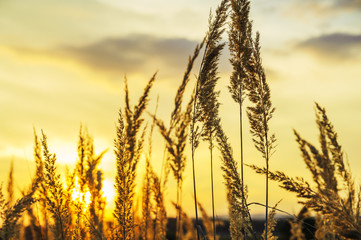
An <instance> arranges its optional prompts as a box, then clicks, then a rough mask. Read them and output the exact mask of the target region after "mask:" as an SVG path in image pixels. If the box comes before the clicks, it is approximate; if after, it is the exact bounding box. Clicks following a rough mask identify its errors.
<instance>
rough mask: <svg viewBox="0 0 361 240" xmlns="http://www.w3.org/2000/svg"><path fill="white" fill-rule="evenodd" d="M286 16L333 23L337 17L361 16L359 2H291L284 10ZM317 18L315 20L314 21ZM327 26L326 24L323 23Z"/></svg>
mask: <svg viewBox="0 0 361 240" xmlns="http://www.w3.org/2000/svg"><path fill="white" fill-rule="evenodd" d="M284 10H285V13H286V15H288V16H291V17H297V18H301V19H302V20H303V21H304V20H305V18H306V19H307V18H309V17H312V20H313V23H315V20H316V21H322V20H326V21H333V20H335V17H337V16H338V15H343V16H346V15H347V16H348V15H350V14H356V16H358V15H359V14H361V1H360V0H318V1H315V0H293V1H291V2H290V4H288V5H286V8H285V9H284ZM314 17H317V19H314ZM325 24H327V22H325Z"/></svg>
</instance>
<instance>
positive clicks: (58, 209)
mask: <svg viewBox="0 0 361 240" xmlns="http://www.w3.org/2000/svg"><path fill="white" fill-rule="evenodd" d="M41 143H42V148H43V158H44V170H45V172H44V182H45V186H46V188H47V196H46V204H47V210H48V211H49V212H50V213H51V216H52V219H53V221H54V225H53V226H52V231H53V236H54V238H55V239H56V240H58V239H59V240H65V239H67V238H68V237H69V234H70V232H69V229H70V224H71V219H70V218H71V216H70V214H69V209H68V206H67V205H68V202H67V201H68V198H66V197H65V192H64V187H63V185H62V183H61V181H60V175H59V174H58V173H57V172H56V165H55V164H56V155H55V154H51V153H50V151H49V148H48V144H47V137H46V135H45V134H44V132H42V140H41Z"/></svg>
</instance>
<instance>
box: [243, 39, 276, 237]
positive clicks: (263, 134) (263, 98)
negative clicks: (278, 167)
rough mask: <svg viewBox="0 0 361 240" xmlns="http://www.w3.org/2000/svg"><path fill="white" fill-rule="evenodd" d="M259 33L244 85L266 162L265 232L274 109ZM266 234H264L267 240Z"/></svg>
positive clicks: (255, 138)
mask: <svg viewBox="0 0 361 240" xmlns="http://www.w3.org/2000/svg"><path fill="white" fill-rule="evenodd" d="M259 38H260V37H259V33H257V35H256V39H255V42H254V47H253V62H252V68H251V71H250V74H251V80H250V81H249V82H248V83H247V84H246V88H247V90H248V98H249V100H250V102H251V103H253V106H250V107H248V108H247V115H248V119H249V122H250V128H251V130H250V131H251V134H252V137H253V138H252V140H253V142H254V145H255V147H256V149H257V150H258V151H259V152H260V153H261V154H262V157H263V159H264V160H265V162H266V231H267V229H268V227H267V224H268V171H269V160H270V158H271V155H272V153H273V151H274V148H275V142H276V137H275V135H274V134H270V132H269V121H270V120H271V118H272V116H273V113H274V111H275V108H274V107H273V106H272V102H271V91H270V88H269V86H268V83H267V81H266V74H265V72H264V69H263V66H262V62H261V53H260V50H261V49H260V44H259ZM267 236H268V234H267V233H266V234H265V239H266V240H267Z"/></svg>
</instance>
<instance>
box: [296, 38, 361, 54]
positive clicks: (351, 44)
mask: <svg viewBox="0 0 361 240" xmlns="http://www.w3.org/2000/svg"><path fill="white" fill-rule="evenodd" d="M297 48H298V49H307V50H311V51H312V52H315V53H317V54H321V55H323V56H326V57H333V58H353V57H356V56H360V55H361V34H358V35H353V34H348V33H332V34H324V35H320V36H318V37H313V38H309V39H307V40H305V41H303V42H300V43H299V44H298V46H297Z"/></svg>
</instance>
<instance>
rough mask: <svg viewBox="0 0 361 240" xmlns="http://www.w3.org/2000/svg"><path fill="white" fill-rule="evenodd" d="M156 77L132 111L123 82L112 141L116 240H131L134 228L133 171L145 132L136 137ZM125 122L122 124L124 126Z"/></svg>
mask: <svg viewBox="0 0 361 240" xmlns="http://www.w3.org/2000/svg"><path fill="white" fill-rule="evenodd" d="M155 76H156V74H154V75H153V77H152V78H151V79H150V80H149V82H148V84H147V85H146V87H145V89H144V92H143V95H142V96H141V97H140V99H139V101H138V104H137V105H136V106H134V108H133V109H131V107H130V103H129V90H128V85H127V82H126V81H125V108H124V114H125V116H124V117H123V114H122V111H121V110H119V119H118V126H117V137H116V139H115V141H114V145H115V150H114V152H115V156H116V161H117V162H116V167H117V173H116V178H115V182H116V183H115V187H116V199H115V210H114V217H115V219H116V221H117V226H116V237H117V239H124V240H125V239H126V240H128V239H134V238H135V229H134V228H135V226H134V217H133V201H134V194H135V192H134V188H135V177H136V168H137V164H138V162H139V159H140V156H141V152H142V149H143V142H144V131H143V133H142V135H141V136H140V137H139V138H138V133H139V131H140V128H141V125H142V123H143V121H144V120H143V118H142V114H143V112H144V111H145V108H146V106H147V103H148V96H149V92H150V89H151V88H152V85H153V82H154V80H155ZM124 122H125V124H124Z"/></svg>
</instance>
